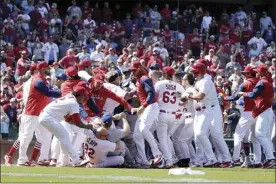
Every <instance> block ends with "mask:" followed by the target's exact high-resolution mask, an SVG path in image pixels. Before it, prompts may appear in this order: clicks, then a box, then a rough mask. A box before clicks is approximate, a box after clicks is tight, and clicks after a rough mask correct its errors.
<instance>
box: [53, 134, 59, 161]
mask: <svg viewBox="0 0 276 184" xmlns="http://www.w3.org/2000/svg"><path fill="white" fill-rule="evenodd" d="M60 149H61V148H60V142H59V140H58V139H57V138H56V136H54V137H53V139H52V144H51V158H52V159H58V158H59V155H60Z"/></svg>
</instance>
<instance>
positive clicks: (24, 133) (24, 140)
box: [17, 114, 42, 164]
mask: <svg viewBox="0 0 276 184" xmlns="http://www.w3.org/2000/svg"><path fill="white" fill-rule="evenodd" d="M37 127H38V116H30V115H26V114H22V117H21V124H20V130H19V131H20V133H19V137H18V139H19V141H20V146H19V157H18V160H17V163H18V164H24V163H25V162H27V161H28V157H27V149H28V147H29V144H30V142H31V140H32V138H33V136H34V132H35V134H36V139H37V141H38V142H40V143H41V142H42V132H40V129H37Z"/></svg>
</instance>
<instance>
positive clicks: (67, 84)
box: [60, 79, 81, 96]
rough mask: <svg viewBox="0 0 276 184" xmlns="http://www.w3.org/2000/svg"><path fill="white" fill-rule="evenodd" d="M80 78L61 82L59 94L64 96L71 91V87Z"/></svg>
mask: <svg viewBox="0 0 276 184" xmlns="http://www.w3.org/2000/svg"><path fill="white" fill-rule="evenodd" d="M80 81H81V80H79V79H77V80H67V81H65V82H63V83H62V84H61V87H60V91H61V96H65V95H67V94H69V93H71V92H72V91H73V87H74V86H75V85H76V84H78V83H79V82H80Z"/></svg>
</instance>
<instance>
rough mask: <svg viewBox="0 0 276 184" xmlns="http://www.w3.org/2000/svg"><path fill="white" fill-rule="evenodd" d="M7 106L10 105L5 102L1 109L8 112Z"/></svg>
mask: <svg viewBox="0 0 276 184" xmlns="http://www.w3.org/2000/svg"><path fill="white" fill-rule="evenodd" d="M9 107H10V105H9V104H6V105H4V106H3V110H4V112H5V113H7V112H8V109H9Z"/></svg>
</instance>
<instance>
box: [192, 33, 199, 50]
mask: <svg viewBox="0 0 276 184" xmlns="http://www.w3.org/2000/svg"><path fill="white" fill-rule="evenodd" d="M194 38H200V35H199V34H191V35H190V45H191V47H200V44H201V42H194V43H192V39H194Z"/></svg>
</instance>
